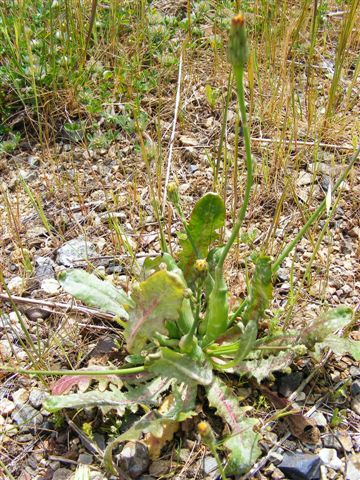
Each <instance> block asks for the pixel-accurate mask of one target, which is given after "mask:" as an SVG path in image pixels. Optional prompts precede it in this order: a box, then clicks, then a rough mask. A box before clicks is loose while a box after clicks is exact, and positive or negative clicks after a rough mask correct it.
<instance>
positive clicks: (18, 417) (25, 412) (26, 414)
mask: <svg viewBox="0 0 360 480" xmlns="http://www.w3.org/2000/svg"><path fill="white" fill-rule="evenodd" d="M11 418H12V419H13V420H14V422H15V423H16V424H17V425H19V426H20V427H21V428H22V430H23V431H24V430H28V429H29V428H34V427H38V426H40V425H41V424H42V423H43V421H44V417H43V416H42V415H41V413H39V412H38V411H37V410H35V408H34V407H32V406H31V405H23V406H22V407H21V408H20V409H19V410H17V411H15V412H13V413H12V415H11Z"/></svg>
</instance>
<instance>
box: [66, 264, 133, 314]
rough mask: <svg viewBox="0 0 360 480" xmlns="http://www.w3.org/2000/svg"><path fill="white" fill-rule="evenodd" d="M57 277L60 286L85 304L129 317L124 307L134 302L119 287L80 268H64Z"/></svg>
mask: <svg viewBox="0 0 360 480" xmlns="http://www.w3.org/2000/svg"><path fill="white" fill-rule="evenodd" d="M58 278H59V282H60V285H61V286H62V288H63V289H64V290H65V291H66V292H68V293H70V294H71V295H73V296H74V297H75V298H77V299H79V300H81V301H82V302H83V303H85V305H88V306H89V307H96V308H99V309H100V310H101V311H103V312H108V313H113V314H114V315H118V316H119V317H121V318H124V319H125V320H127V319H128V318H129V315H128V312H127V311H126V309H127V308H129V307H133V306H134V304H133V301H132V300H131V299H130V298H129V297H128V296H127V295H126V293H125V292H124V290H122V289H121V288H115V287H114V285H113V284H112V283H110V282H108V281H106V280H100V279H99V278H98V277H97V276H96V275H94V274H91V273H87V272H85V270H81V269H75V270H66V271H64V272H61V273H60V274H59V277H58Z"/></svg>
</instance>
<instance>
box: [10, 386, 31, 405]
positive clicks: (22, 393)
mask: <svg viewBox="0 0 360 480" xmlns="http://www.w3.org/2000/svg"><path fill="white" fill-rule="evenodd" d="M11 396H12V399H13V401H14V403H15V405H16V406H17V407H21V406H22V405H24V404H25V403H26V402H27V401H28V399H29V391H28V390H27V389H26V388H19V389H18V390H16V391H15V392H13V393H12V395H11Z"/></svg>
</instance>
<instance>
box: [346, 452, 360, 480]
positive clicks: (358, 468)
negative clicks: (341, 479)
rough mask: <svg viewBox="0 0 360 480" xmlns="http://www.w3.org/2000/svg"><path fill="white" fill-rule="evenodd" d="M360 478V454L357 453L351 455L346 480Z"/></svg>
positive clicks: (357, 479)
mask: <svg viewBox="0 0 360 480" xmlns="http://www.w3.org/2000/svg"><path fill="white" fill-rule="evenodd" d="M359 478H360V454H358V453H356V454H355V455H352V456H351V457H349V459H348V462H347V469H346V480H359Z"/></svg>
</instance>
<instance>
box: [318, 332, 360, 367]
mask: <svg viewBox="0 0 360 480" xmlns="http://www.w3.org/2000/svg"><path fill="white" fill-rule="evenodd" d="M326 347H327V348H331V350H333V352H334V353H336V354H338V355H345V354H346V353H349V354H350V355H351V356H352V357H353V358H354V359H355V360H356V361H359V360H360V342H359V341H356V340H351V339H350V338H341V337H338V336H336V335H328V336H327V337H326V338H325V340H324V341H323V342H321V343H318V344H316V346H315V351H319V350H322V349H323V348H326Z"/></svg>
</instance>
